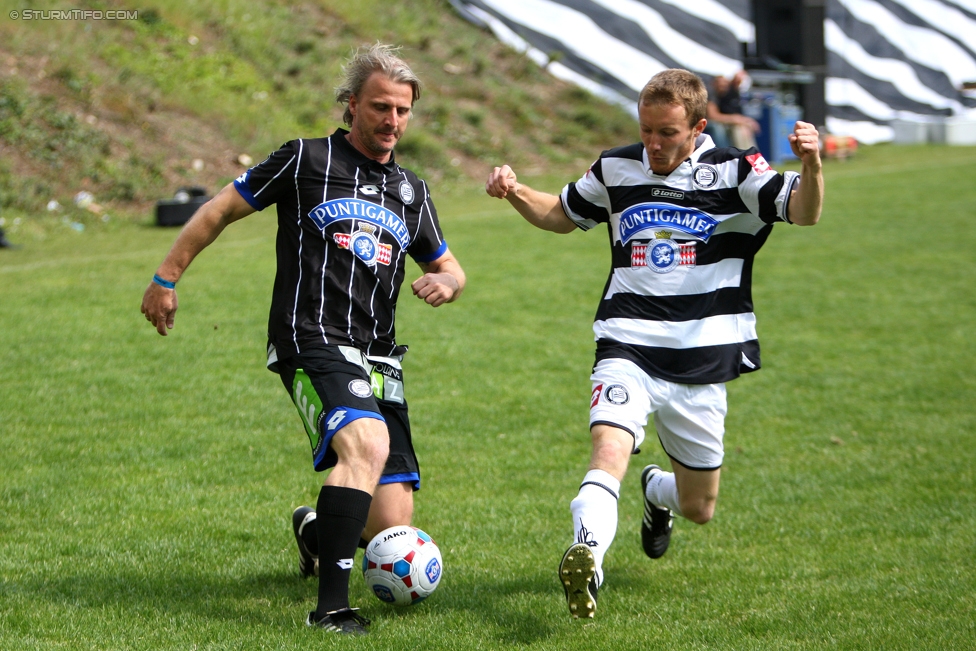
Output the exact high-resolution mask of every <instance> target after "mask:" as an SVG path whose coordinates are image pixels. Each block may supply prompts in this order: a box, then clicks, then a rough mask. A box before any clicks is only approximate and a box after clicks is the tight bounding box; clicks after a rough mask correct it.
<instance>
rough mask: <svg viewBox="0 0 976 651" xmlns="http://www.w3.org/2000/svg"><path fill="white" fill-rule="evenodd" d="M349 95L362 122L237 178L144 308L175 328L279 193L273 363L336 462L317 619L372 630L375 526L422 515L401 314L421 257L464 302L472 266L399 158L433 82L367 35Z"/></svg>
mask: <svg viewBox="0 0 976 651" xmlns="http://www.w3.org/2000/svg"><path fill="white" fill-rule="evenodd" d="M344 73H345V77H344V80H343V83H342V84H341V85H340V86H339V88H338V89H337V91H336V100H337V101H338V102H339V103H341V104H344V105H346V111H345V115H344V120H345V122H346V124H347V125H348V126H349V130H348V131H346V130H345V129H337V130H336V131H335V133H333V134H332V135H331V136H329V137H326V138H309V139H299V140H292V141H290V142H287V143H285V144H284V145H282V146H281V148H279V149H278V150H277V151H275V152H273V153H272V154H271V155H270V156H269V157H268V158H267V159H266V160H265V161H263V162H262V163H259V164H258V165H255V166H254V167H252V168H251V169H249V170H247V172H245V173H244V174H242V175H241V176H240V177H239V178H238V179H237V180H236V181H234V182H233V183H230V184H228V185H227V186H226V187H225V188H223V189H222V190H221V191H220V192H219V193H218V194H217V196H216V197H214V198H213V199H212V200H211V201H209V202H208V203H206V204H205V205H203V206H202V207H201V208H200V209H199V210H198V211H197V213H196V214H195V215H194V216H193V218H192V219H191V220H190V221H189V222H188V223H187V225H186V226H185V227H184V229H183V230H182V231H181V233H180V234H179V236H178V237H177V239H176V242H175V244H174V245H173V247H172V249H171V250H170V252H169V254H168V255H167V256H166V258H165V260H164V261H163V263H162V264H161V265H160V266H159V268H158V269H157V272H156V275H155V276H154V278H153V282H151V283H150V284H149V287H148V288H147V289H146V293H145V295H144V297H143V303H142V312H143V314H145V315H146V319H147V320H149V321H150V322H151V323H152V324H153V325H154V326H155V327H156V330H157V331H158V332H159V334H161V335H165V334H167V330H169V329H172V327H173V324H174V316H175V313H176V308H177V298H176V291H175V285H176V282H177V281H178V280H179V279H180V277H181V276H182V275H183V272H184V271H185V270H186V268H187V267H188V266H189V264H190V262H192V260H193V259H194V258H195V257H196V256H197V254H199V253H200V251H202V250H203V249H204V248H205V247H206V246H207V245H209V244H210V243H211V242H213V240H214V239H216V237H217V236H218V235H219V234H220V233H221V232H222V231H223V229H224V228H225V227H226V226H228V225H229V224H231V223H233V222H235V221H237V220H239V219H241V218H243V217H246V216H247V215H250V214H251V213H253V212H254V211H255V210H263V209H264V208H266V207H268V206H270V205H272V204H276V205H277V213H278V234H277V243H276V252H277V273H276V275H275V283H274V289H273V292H272V297H271V310H270V317H269V319H268V351H267V352H268V367H269V368H270V369H271V370H273V371H275V372H276V373H278V374H279V376H280V378H281V381H282V383H283V385H284V387H285V390H286V391H287V392H288V394H289V396H290V397H291V399H292V401H293V402H294V404H295V406H296V408H297V409H298V412H299V415H300V416H301V420H302V422H303V424H304V426H305V430H306V433H307V434H308V438H309V443H310V445H311V449H312V461H313V466H314V468H315V470H316V471H324V470H327V469H330V468H331V469H332V471H331V473H330V474H328V475H327V476H326V478H325V481H324V483H323V486H322V489H321V491H320V493H319V497H318V502H317V508H316V509H311V508H309V507H299V508H298V509H296V510H295V512H294V513H293V514H292V524H293V527H294V530H295V537H296V542H297V544H298V548H299V570H300V572H301V574H302V575H303V576H311V575H313V574H317V575H318V576H319V589H318V605H317V607H316V609H315V610H314V611H312V612H310V613H309V615H308V618H307V620H306V623H307V624H308V625H309V626H315V627H318V628H322V629H325V630H328V631H335V632H339V633H348V634H361V633H365V632H367V629H366V626H367V625H368V624H369V622H368V620H366V619H365V618H363V617H362V616H360V615H359V614H358V613H357V612H356V610H355V609H352V608H350V607H349V573H350V571H351V570H352V567H353V558H354V556H355V553H356V548H357V546H359V545H360V542H361V540H363V539H365V540H366V541H369V540H370V539H371V538H372V537H373V536H374V535H376V534H377V533H379V532H380V531H382V530H383V529H386V528H388V527H391V526H394V525H408V524H410V521H411V518H412V515H413V491H415V490H417V489H419V487H420V469H419V466H418V463H417V458H416V455H415V454H414V450H413V445H412V442H411V436H410V423H409V420H408V418H407V403H406V401H405V399H404V396H403V386H404V382H403V368H402V367H401V365H400V361H401V359H402V357H403V355H404V353H406V350H407V349H406V347H405V346H401V345H400V344H398V343H397V341H396V335H395V330H394V320H395V319H394V315H395V311H396V304H397V298H398V296H399V292H400V286H401V284H402V282H403V279H404V276H405V273H406V264H407V262H408V260H407V258H408V256H409V257H410V258H413V260H414V261H415V262H417V264H418V265H419V266H420V269H421V271H422V275H421V276H420V278H418V279H417V280H415V281H414V282H413V283H412V284H411V290H412V291H413V293H414V295H415V296H417V297H418V298H420V299H421V300H423V301H425V302H426V303H428V304H429V305H431V306H433V307H438V306H440V305H443V304H444V303H449V302H451V301H453V300H455V299H456V298H457V297H458V296H459V295H460V294H461V291H462V290H463V289H464V284H465V275H464V271H463V270H462V269H461V266H460V264H458V262H457V260H456V259H455V258H454V256H453V255H452V254H451V252H450V250H449V249H448V248H447V242H445V240H444V237H443V234H442V233H441V228H440V224H439V223H438V220H437V211H436V210H435V209H434V204H433V202H432V201H431V198H430V193H429V191H428V188H427V184H426V183H425V182H424V181H422V180H420V179H419V178H417V176H416V175H415V174H414V173H413V172H411V171H410V170H408V169H405V168H402V167H400V166H399V165H398V164H397V161H396V160H394V156H393V148H394V146H395V145H396V144H397V142H398V141H399V140H400V138H401V137H402V136H403V134H404V131H405V130H406V128H407V122H408V120H409V119H410V116H411V112H412V107H413V103H414V102H415V101H416V100H417V99H419V97H420V80H419V79H418V78H417V77H416V75H415V74H414V73H413V71H412V70H411V69H410V67H409V66H408V65H407V64H406V63H405V62H404V61H403V60H402V59H400V58H399V57H398V56H396V50H395V48H391V47H389V46H386V45H381V44H377V45H374V46H372V47H370V48H364V49H363V50H360V51H359V52H357V53H356V55H355V56H354V57H353V58H352V59H351V60H350V61H349V62H348V63H347V65H346V66H345V68H344Z"/></svg>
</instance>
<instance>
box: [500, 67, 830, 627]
mask: <svg viewBox="0 0 976 651" xmlns="http://www.w3.org/2000/svg"><path fill="white" fill-rule="evenodd" d="M707 100H708V94H707V92H706V89H705V86H704V84H703V83H702V81H701V80H700V79H699V78H698V77H697V76H696V75H694V74H693V73H691V72H688V71H686V70H665V71H662V72H660V73H658V74H657V75H655V76H654V77H653V78H651V80H650V81H649V82H648V83H647V85H646V86H645V87H644V89H643V90H642V91H641V93H640V97H639V99H638V116H639V123H640V139H641V142H640V143H635V144H633V145H628V146H624V147H619V148H616V149H611V150H609V151H605V152H603V153H602V154H601V155H600V157H599V159H597V161H596V162H594V163H593V165H592V166H591V167H590V169H589V170H588V171H587V172H586V174H584V175H583V177H582V178H580V179H579V180H578V181H576V182H575V183H569V184H568V185H567V186H566V187H565V188H563V190H562V193H561V194H560V195H558V196H557V195H553V194H548V193H545V192H540V191H537V190H534V189H532V188H530V187H528V186H526V185H524V184H522V183H519V182H518V178H517V176H516V174H515V172H514V171H513V170H512V169H511V168H510V167H509V166H507V165H505V166H502V167H496V168H495V169H494V170H493V171H492V173H491V174H490V175H489V177H488V181H487V183H486V184H485V189H486V191H487V192H488V194H489V195H490V196H492V197H497V198H500V199H501V198H504V199H507V200H508V201H509V203H511V204H512V206H513V207H514V208H515V209H516V210H517V211H518V212H519V213H520V214H521V215H522V216H523V217H524V218H525V219H526V220H527V221H528V222H529V223H531V224H533V225H534V226H537V227H538V228H541V229H543V230H548V231H553V232H556V233H569V232H572V231H575V230H577V229H578V230H584V231H585V230H589V229H591V228H593V227H595V226H597V225H598V224H606V227H607V230H608V232H609V235H610V247H611V255H612V269H611V272H610V277H609V278H608V279H607V284H606V287H605V289H604V292H603V298H602V300H601V301H600V305H599V307H598V309H597V313H596V320H595V322H594V324H593V330H594V333H595V338H596V363H595V365H594V367H593V372H592V375H591V378H590V379H591V382H592V394H591V396H590V434H591V438H592V444H593V447H592V455H591V457H590V464H589V471H588V472H587V473H586V475H585V477H584V478H583V482H582V485H581V486H580V490H579V494H578V495H577V496H576V498H575V499H573V500H572V502H571V505H570V510H571V512H572V515H573V525H574V533H575V542H574V543H573V544H572V545H571V546H570V547H569V548H568V549H567V551H566V553H565V554H564V556H563V559H562V561H561V562H560V565H559V576H560V582H561V583H562V585H563V587H564V589H565V592H566V599H567V604H568V606H569V609H570V613H571V614H572V615H573V616H574V617H592V616H593V614H594V612H595V610H596V599H597V590H598V588H599V586H600V584H601V583H602V582H603V570H602V563H603V558H604V556H605V554H606V552H607V549H608V548H609V547H610V545H611V543H612V542H613V538H614V536H615V535H616V530H617V498H618V494H619V491H620V483H621V481H622V480H623V478H624V475H625V474H626V472H627V466H628V463H629V459H630V455H631V454H634V453H637V452H638V451H639V448H640V445H641V444H642V443H643V441H644V428H645V426H646V425H647V420H648V416H650V415H651V414H653V416H654V425H655V428H656V430H657V434H658V438H659V440H660V442H661V445H662V447H663V448H664V451H665V453H667V455H668V457H669V458H670V461H671V468H672V470H671V472H666V471H664V470H663V469H661V468H659V467H658V466H656V465H649V466H647V467H645V468H644V470H643V472H642V474H641V487H642V489H643V492H644V495H643V500H644V518H643V521H642V524H641V539H642V544H643V547H644V551H645V553H646V554H647V555H648V556H650V557H651V558H659V557H660V556H662V555H663V554H664V552H665V551H666V550H667V548H668V543H669V541H670V537H671V525H672V520H673V514H677V515H680V516H683V517H684V518H686V519H688V520H691V521H692V522H696V523H698V524H705V523H706V522H708V521H709V520H710V519H711V518H712V515H713V513H714V510H715V501H716V499H717V497H718V487H719V474H720V469H721V466H722V459H723V455H724V447H723V437H724V433H725V426H724V422H725V414H726V393H725V383H726V382H728V381H729V380H732V379H735V378H736V377H738V376H739V375H740V374H741V373H748V372H750V371H754V370H757V369H758V368H759V367H760V361H759V342H758V339H757V336H756V319H755V314H754V313H753V306H752V296H751V285H752V267H753V257H754V256H755V254H756V252H757V251H758V250H759V248H760V247H761V246H762V245H763V243H764V242H765V240H766V238H767V237H768V236H769V233H770V231H771V230H772V226H773V224H775V223H777V222H785V223H791V224H797V225H804V226H806V225H813V224H816V223H817V221H818V220H819V218H820V212H821V207H822V204H823V175H822V172H821V164H820V153H819V134H818V133H817V130H816V129H815V128H814V127H813V125H811V124H808V123H805V122H797V123H796V125H795V127H794V131H793V133H792V134H791V135H790V136H789V140H790V144H791V147H792V149H793V152H794V153H795V154H796V155H797V157H798V158H799V159H800V161H801V172H800V174H797V173H795V172H785V173H783V174H779V173H777V172H776V171H774V170H773V169H771V168H770V166H769V165H768V164H767V162H766V160H765V159H764V158H763V157H762V154H760V153H759V152H758V151H757V150H755V149H749V150H745V151H742V150H739V149H733V148H716V147H715V146H714V144H713V142H712V140H711V138H709V137H708V136H707V135H704V134H703V131H704V129H705V125H706V124H707V122H706V119H705V115H706V105H707Z"/></svg>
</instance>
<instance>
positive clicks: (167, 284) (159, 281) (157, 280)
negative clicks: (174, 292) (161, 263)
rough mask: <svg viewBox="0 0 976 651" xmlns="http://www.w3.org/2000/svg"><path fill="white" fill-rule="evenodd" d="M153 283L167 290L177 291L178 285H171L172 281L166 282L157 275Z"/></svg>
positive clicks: (154, 276)
mask: <svg viewBox="0 0 976 651" xmlns="http://www.w3.org/2000/svg"><path fill="white" fill-rule="evenodd" d="M153 282H154V283H156V284H157V285H159V286H160V287H165V288H166V289H176V283H171V282H170V281H168V280H164V279H162V278H160V277H159V276H157V275H155V274H153Z"/></svg>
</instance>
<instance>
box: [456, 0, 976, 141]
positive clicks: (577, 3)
mask: <svg viewBox="0 0 976 651" xmlns="http://www.w3.org/2000/svg"><path fill="white" fill-rule="evenodd" d="M451 2H452V4H453V5H454V6H455V8H456V9H457V10H458V11H459V12H460V13H461V14H462V15H464V16H465V17H466V18H468V19H469V20H471V21H473V22H475V23H477V24H480V25H483V26H486V27H488V28H489V29H491V30H492V32H494V34H495V35H496V36H497V37H498V38H499V39H500V40H502V41H503V42H505V43H507V44H508V45H510V46H511V47H513V48H515V49H517V50H519V51H522V52H525V53H526V54H527V56H529V57H531V58H532V59H533V60H535V61H536V62H537V63H539V64H540V65H543V66H546V68H547V69H548V70H549V71H550V72H551V73H552V74H553V75H555V76H557V77H559V78H561V79H565V80H567V81H571V82H573V83H576V84H578V85H580V86H582V87H584V88H587V89H589V90H590V91H591V92H593V93H594V94H596V95H599V96H601V97H604V98H606V99H608V100H610V101H613V102H616V103H619V104H621V105H623V106H625V107H627V108H629V109H630V110H632V111H635V110H636V107H635V102H636V98H637V94H638V92H639V91H640V89H641V88H642V87H643V86H644V84H645V83H646V82H647V80H648V79H650V77H651V76H652V75H654V74H655V73H656V72H658V71H660V70H663V69H664V68H673V67H677V68H687V69H688V70H692V71H694V72H697V73H699V74H701V75H702V76H704V77H706V78H709V77H712V76H714V75H726V76H729V75H731V74H733V73H735V72H736V71H737V70H739V69H740V68H741V67H742V63H741V59H740V57H741V52H742V46H741V45H740V44H741V43H753V42H754V41H755V28H754V26H753V23H752V16H751V11H752V9H751V7H752V3H751V2H750V0H694V1H689V0H451ZM824 44H825V46H826V50H827V63H828V66H827V67H828V76H827V79H826V83H825V92H826V100H827V124H826V126H827V128H828V130H829V131H830V132H831V133H834V134H838V135H852V136H854V137H856V138H857V139H858V140H860V141H861V142H863V143H866V144H871V143H876V142H882V141H885V140H891V139H892V137H893V129H892V128H891V126H890V124H891V122H892V120H898V119H907V120H913V121H925V120H935V119H939V118H940V117H942V116H950V115H965V116H970V117H973V118H976V91H970V94H967V93H966V92H964V90H963V88H964V84H967V83H976V0H827V10H826V18H825V20H824Z"/></svg>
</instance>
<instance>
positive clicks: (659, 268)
mask: <svg viewBox="0 0 976 651" xmlns="http://www.w3.org/2000/svg"><path fill="white" fill-rule="evenodd" d="M654 236H655V238H656V239H654V240H652V241H650V242H647V243H646V244H642V243H638V242H635V243H634V244H632V245H631V247H630V266H631V267H646V268H648V269H650V270H651V271H653V272H655V273H659V274H666V273H669V272H671V271H674V270H675V269H677V268H678V267H679V266H686V267H694V266H695V262H696V259H697V255H696V243H695V242H675V241H674V240H672V239H671V231H657V232H656V233H654Z"/></svg>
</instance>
